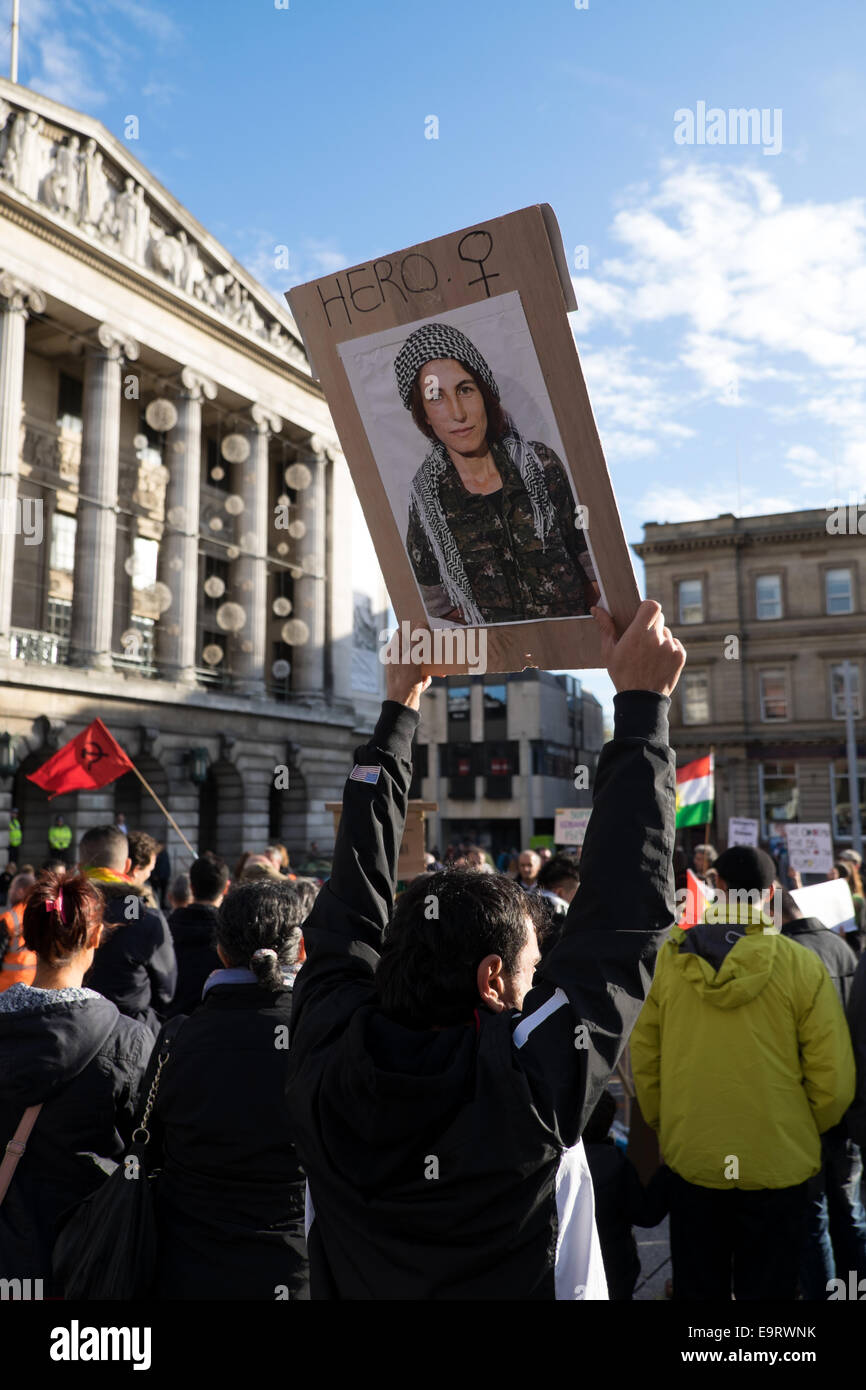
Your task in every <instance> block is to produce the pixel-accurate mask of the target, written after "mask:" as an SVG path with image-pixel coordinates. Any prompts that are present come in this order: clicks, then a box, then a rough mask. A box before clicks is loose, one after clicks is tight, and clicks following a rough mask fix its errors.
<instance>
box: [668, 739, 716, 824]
mask: <svg viewBox="0 0 866 1390" xmlns="http://www.w3.org/2000/svg"><path fill="white" fill-rule="evenodd" d="M714 799H715V785H714V782H713V754H712V753H708V754H707V756H706V757H705V758H697V759H696V760H695V761H694V762H693V763H686V765H685V767H678V768H677V829H678V830H679V828H680V826H682V825H706V823H707V821H709V820H712V816H713V801H714Z"/></svg>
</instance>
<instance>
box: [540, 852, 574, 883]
mask: <svg viewBox="0 0 866 1390" xmlns="http://www.w3.org/2000/svg"><path fill="white" fill-rule="evenodd" d="M536 882H537V883H538V886H539V888H546V889H547V891H548V893H552V892H555V890H556V886H557V884H558V883H580V870H579V869H578V867H577V860H576V859H574V858H573V856H572V855H570V854H554V856H553V858H552V859H548V861H547V863H546V864H542V866H541V868H540V869H539V871H538V878H537V880H536Z"/></svg>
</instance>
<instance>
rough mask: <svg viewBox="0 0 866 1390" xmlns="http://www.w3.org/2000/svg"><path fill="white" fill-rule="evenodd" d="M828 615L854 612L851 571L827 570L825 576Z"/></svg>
mask: <svg viewBox="0 0 866 1390" xmlns="http://www.w3.org/2000/svg"><path fill="white" fill-rule="evenodd" d="M824 585H825V588H826V594H827V612H828V613H853V612H854V586H853V585H852V583H851V571H850V570H827V571H826V572H825V574H824Z"/></svg>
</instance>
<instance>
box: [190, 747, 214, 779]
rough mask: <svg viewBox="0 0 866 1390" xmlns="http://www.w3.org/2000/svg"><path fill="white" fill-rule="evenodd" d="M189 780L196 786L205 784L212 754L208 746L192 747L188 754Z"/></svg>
mask: <svg viewBox="0 0 866 1390" xmlns="http://www.w3.org/2000/svg"><path fill="white" fill-rule="evenodd" d="M186 765H187V770H188V772H189V780H190V781H191V782H192V783H194V785H195V786H197V787H201V786H204V784H205V782H206V781H207V775H208V771H209V769H210V754H209V753H208V751H207V749H206V748H190V750H189V752H188V753H187V755H186Z"/></svg>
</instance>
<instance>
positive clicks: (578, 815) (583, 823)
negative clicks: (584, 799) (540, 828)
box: [553, 806, 592, 845]
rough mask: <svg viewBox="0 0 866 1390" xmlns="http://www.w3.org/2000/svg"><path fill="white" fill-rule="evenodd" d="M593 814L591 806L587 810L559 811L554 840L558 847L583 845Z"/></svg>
mask: <svg viewBox="0 0 866 1390" xmlns="http://www.w3.org/2000/svg"><path fill="white" fill-rule="evenodd" d="M591 814H592V808H591V807H589V806H587V807H586V808H585V809H569V808H568V807H564V808H561V809H559V810H557V812H556V819H555V821H554V826H553V838H554V840H555V841H556V843H557V844H558V845H582V844H583V841H584V837H585V835H586V827H587V826H588V824H589V818H590V816H591Z"/></svg>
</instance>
